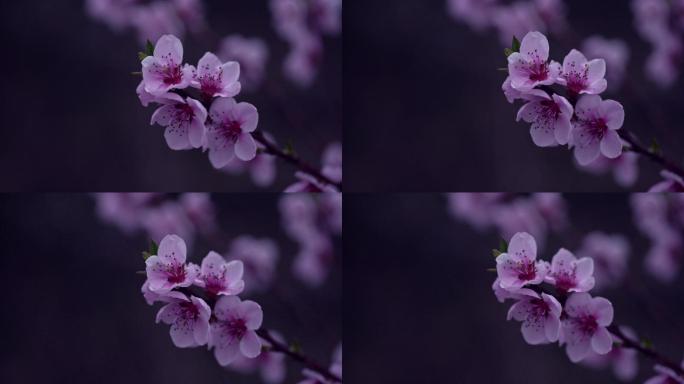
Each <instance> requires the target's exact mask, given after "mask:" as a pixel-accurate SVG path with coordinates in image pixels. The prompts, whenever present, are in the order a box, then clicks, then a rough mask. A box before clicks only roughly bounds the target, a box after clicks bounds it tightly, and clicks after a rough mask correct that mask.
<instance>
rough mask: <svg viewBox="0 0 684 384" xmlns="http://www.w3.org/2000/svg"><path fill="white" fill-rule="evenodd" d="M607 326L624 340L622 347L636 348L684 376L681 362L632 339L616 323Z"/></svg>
mask: <svg viewBox="0 0 684 384" xmlns="http://www.w3.org/2000/svg"><path fill="white" fill-rule="evenodd" d="M606 328H607V329H608V332H610V333H612V334H613V335H615V336H617V338H618V339H620V340H621V341H622V348H630V349H634V350H636V351H638V352H639V353H641V354H642V355H644V356H646V357H648V358H649V359H651V360H653V361H655V362H656V363H658V364H660V365H662V366H664V367H667V368H669V369H671V370H672V371H674V372H676V373H677V374H678V375H679V376H681V377H682V378H684V368H682V367H681V366H680V365H679V364H677V363H675V362H674V361H672V360H670V359H668V358H667V357H665V356H663V355H661V354H660V353H658V352H657V351H656V350H655V349H653V348H651V347H647V346H644V345H642V344H641V343H640V342H639V341H637V340H634V339H631V338H630V337H629V336H627V335H625V334H624V332H622V330H621V329H620V327H619V326H617V325H615V324H612V325H609V326H608V327H606Z"/></svg>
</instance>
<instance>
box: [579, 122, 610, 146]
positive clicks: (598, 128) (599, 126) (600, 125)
mask: <svg viewBox="0 0 684 384" xmlns="http://www.w3.org/2000/svg"><path fill="white" fill-rule="evenodd" d="M584 124H585V125H586V126H587V128H589V133H590V134H591V135H592V136H594V137H596V138H597V139H599V140H601V139H603V136H605V134H606V132H607V131H608V125H607V124H606V121H605V120H604V119H603V118H602V117H601V118H598V119H594V120H587V121H585V122H584Z"/></svg>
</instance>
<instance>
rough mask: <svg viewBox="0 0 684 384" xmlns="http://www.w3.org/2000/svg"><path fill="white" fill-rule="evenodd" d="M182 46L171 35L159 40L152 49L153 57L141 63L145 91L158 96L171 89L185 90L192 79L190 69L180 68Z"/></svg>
mask: <svg viewBox="0 0 684 384" xmlns="http://www.w3.org/2000/svg"><path fill="white" fill-rule="evenodd" d="M182 62H183V44H182V43H181V41H180V40H178V38H177V37H175V36H173V35H164V36H162V37H160V38H159V40H158V41H157V44H156V45H155V47H154V56H147V57H146V58H145V59H143V61H142V74H143V81H144V82H145V91H146V92H148V93H150V94H152V95H155V96H159V95H161V94H163V93H166V92H168V91H170V90H172V89H181V88H186V87H187V86H188V85H189V84H190V79H191V77H192V71H191V67H189V66H188V65H187V64H186V65H185V66H182V65H181V63H182Z"/></svg>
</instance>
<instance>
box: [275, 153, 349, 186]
mask: <svg viewBox="0 0 684 384" xmlns="http://www.w3.org/2000/svg"><path fill="white" fill-rule="evenodd" d="M322 162H323V167H322V169H321V174H322V175H323V176H325V177H327V178H328V179H330V180H331V181H333V182H336V183H340V182H342V145H341V144H340V143H332V144H329V145H328V146H327V147H326V149H325V151H324V152H323V160H322ZM295 177H296V178H297V179H298V181H297V182H296V183H294V184H292V185H290V186H288V187H287V188H286V189H285V192H286V193H300V192H309V193H318V192H330V193H337V192H338V191H337V189H336V187H334V186H333V185H329V184H327V183H325V182H324V181H322V180H319V179H318V178H316V177H314V176H312V175H310V174H308V173H304V172H297V173H295Z"/></svg>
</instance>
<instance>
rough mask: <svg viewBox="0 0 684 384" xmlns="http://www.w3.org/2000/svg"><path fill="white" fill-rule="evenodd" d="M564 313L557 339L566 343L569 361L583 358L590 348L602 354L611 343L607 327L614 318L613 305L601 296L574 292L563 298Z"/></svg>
mask: <svg viewBox="0 0 684 384" xmlns="http://www.w3.org/2000/svg"><path fill="white" fill-rule="evenodd" d="M565 314H566V315H567V317H566V318H565V319H564V320H563V322H562V331H561V338H560V342H561V345H564V344H566V345H567V347H566V352H567V354H568V357H569V358H570V361H572V362H573V363H577V362H579V361H581V360H583V359H584V358H585V357H586V356H587V355H588V354H589V352H590V351H593V352H595V353H597V354H599V355H605V354H606V353H608V352H610V351H611V349H612V347H613V339H612V337H611V335H610V333H609V332H608V330H607V329H606V327H607V326H609V325H610V324H611V323H612V322H613V305H612V304H611V303H610V301H608V300H607V299H605V298H603V297H594V298H592V297H591V296H590V295H589V294H588V293H584V292H583V293H574V294H572V295H570V297H568V300H567V301H566V302H565Z"/></svg>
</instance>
